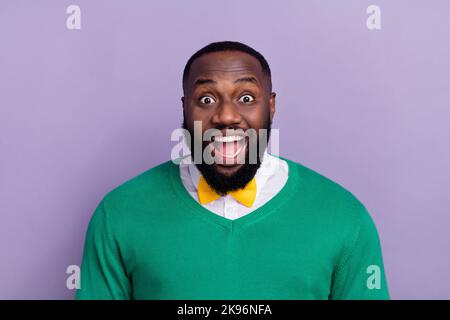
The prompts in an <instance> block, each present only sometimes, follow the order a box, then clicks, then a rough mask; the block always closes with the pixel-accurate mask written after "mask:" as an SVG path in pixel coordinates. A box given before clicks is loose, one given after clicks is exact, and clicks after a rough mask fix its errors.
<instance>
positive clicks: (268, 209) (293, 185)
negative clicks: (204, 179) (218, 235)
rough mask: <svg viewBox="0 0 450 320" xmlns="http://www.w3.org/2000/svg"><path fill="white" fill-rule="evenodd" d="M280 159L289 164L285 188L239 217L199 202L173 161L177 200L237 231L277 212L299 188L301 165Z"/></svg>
mask: <svg viewBox="0 0 450 320" xmlns="http://www.w3.org/2000/svg"><path fill="white" fill-rule="evenodd" d="M279 158H280V159H282V160H285V161H286V163H287V164H288V168H289V170H288V179H287V181H286V183H285V185H284V186H283V188H282V189H281V190H280V191H279V192H278V193H277V194H276V195H275V196H274V197H273V198H272V199H270V200H269V201H268V202H266V203H265V204H263V205H262V206H260V207H259V208H257V209H255V210H254V211H252V212H250V213H248V214H246V215H244V216H242V217H239V218H237V219H234V220H232V219H228V218H225V217H222V216H220V215H218V214H216V213H214V212H212V211H210V210H208V209H206V208H205V207H203V206H202V205H201V204H200V203H198V202H197V201H196V200H195V199H194V198H193V197H192V196H191V195H190V194H189V193H188V191H187V190H186V188H185V187H184V185H183V183H182V181H181V177H180V170H179V164H175V163H173V162H172V161H170V162H171V165H172V168H171V169H170V170H169V171H170V183H171V184H172V187H173V190H174V193H175V195H176V200H180V201H182V202H183V204H184V205H186V206H187V207H188V208H189V209H190V210H186V211H188V212H190V213H192V214H193V215H195V216H197V217H199V218H201V219H204V220H207V221H209V222H212V223H215V224H218V225H220V226H222V227H223V228H225V229H227V230H228V231H229V232H231V233H236V232H239V231H240V230H242V229H243V228H245V227H247V226H249V225H251V224H253V223H255V222H256V221H258V220H259V219H261V218H263V217H265V216H267V215H268V214H271V213H273V212H276V211H277V210H276V209H278V208H279V207H280V206H282V205H283V204H285V203H286V202H289V201H291V198H292V196H293V195H294V194H295V191H296V190H298V188H297V185H298V180H299V175H300V171H299V170H300V169H299V166H297V165H295V163H293V162H292V161H290V160H288V159H285V158H283V157H280V156H279Z"/></svg>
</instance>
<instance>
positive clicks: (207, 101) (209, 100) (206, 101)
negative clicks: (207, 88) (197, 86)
mask: <svg viewBox="0 0 450 320" xmlns="http://www.w3.org/2000/svg"><path fill="white" fill-rule="evenodd" d="M215 102H216V100H214V98H213V97H210V96H203V97H201V98H200V103H203V104H213V103H215Z"/></svg>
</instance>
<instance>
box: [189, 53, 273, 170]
mask: <svg viewBox="0 0 450 320" xmlns="http://www.w3.org/2000/svg"><path fill="white" fill-rule="evenodd" d="M271 90H272V88H271V84H270V79H269V77H268V76H267V75H265V74H264V73H263V71H262V67H261V65H260V63H259V61H258V60H257V59H256V58H254V57H253V56H251V55H249V54H247V53H244V52H240V51H222V52H213V53H208V54H205V55H203V56H201V57H199V58H198V59H196V60H195V61H194V62H193V64H192V65H191V68H190V71H189V74H188V76H187V79H186V81H185V83H184V97H182V98H181V101H182V105H183V114H184V117H185V122H186V125H187V127H188V129H189V131H190V132H193V128H194V121H202V133H204V132H205V131H206V130H208V129H219V130H221V131H222V134H223V135H225V134H226V129H227V128H229V129H242V130H244V131H246V130H247V129H250V128H252V129H255V130H256V131H257V132H259V129H265V127H264V124H265V122H266V121H267V115H268V114H269V118H270V121H272V119H273V116H274V114H275V97H276V93H275V92H272V91H271ZM204 146H205V145H204ZM243 165H244V164H232V165H226V164H214V166H215V170H217V171H218V172H219V173H221V174H223V175H225V176H232V175H234V174H235V173H236V172H237V171H238V170H239V168H240V167H241V166H243Z"/></svg>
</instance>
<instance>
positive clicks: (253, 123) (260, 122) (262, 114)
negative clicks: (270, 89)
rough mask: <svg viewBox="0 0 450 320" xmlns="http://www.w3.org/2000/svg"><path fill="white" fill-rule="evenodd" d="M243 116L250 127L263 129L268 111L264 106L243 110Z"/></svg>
mask: <svg viewBox="0 0 450 320" xmlns="http://www.w3.org/2000/svg"><path fill="white" fill-rule="evenodd" d="M241 114H242V117H243V118H244V120H245V121H246V122H247V125H248V127H249V128H253V129H261V128H264V125H265V123H266V121H267V118H268V116H269V115H268V111H267V110H266V109H265V108H264V107H262V106H261V107H259V108H255V109H254V110H248V111H243V112H242V113H241Z"/></svg>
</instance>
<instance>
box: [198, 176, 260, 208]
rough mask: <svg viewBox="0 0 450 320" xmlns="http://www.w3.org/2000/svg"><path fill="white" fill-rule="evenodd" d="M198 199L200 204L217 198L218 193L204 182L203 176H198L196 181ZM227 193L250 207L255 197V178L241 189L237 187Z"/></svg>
mask: <svg viewBox="0 0 450 320" xmlns="http://www.w3.org/2000/svg"><path fill="white" fill-rule="evenodd" d="M197 194H198V200H199V202H200V203H201V204H206V203H209V202H212V201H214V200H216V199H218V198H220V195H219V194H218V193H217V192H216V191H214V190H213V189H212V188H211V187H210V186H209V184H208V183H207V182H206V180H205V178H203V176H200V181H199V182H198V190H197ZM229 194H231V196H232V197H233V198H234V199H236V201H239V202H240V203H242V204H243V205H244V206H246V207H249V208H250V207H251V206H252V205H253V202H255V198H256V180H255V178H253V179H252V180H250V182H249V183H248V184H247V185H246V186H245V188H243V189H238V190H235V191H230V192H229Z"/></svg>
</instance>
